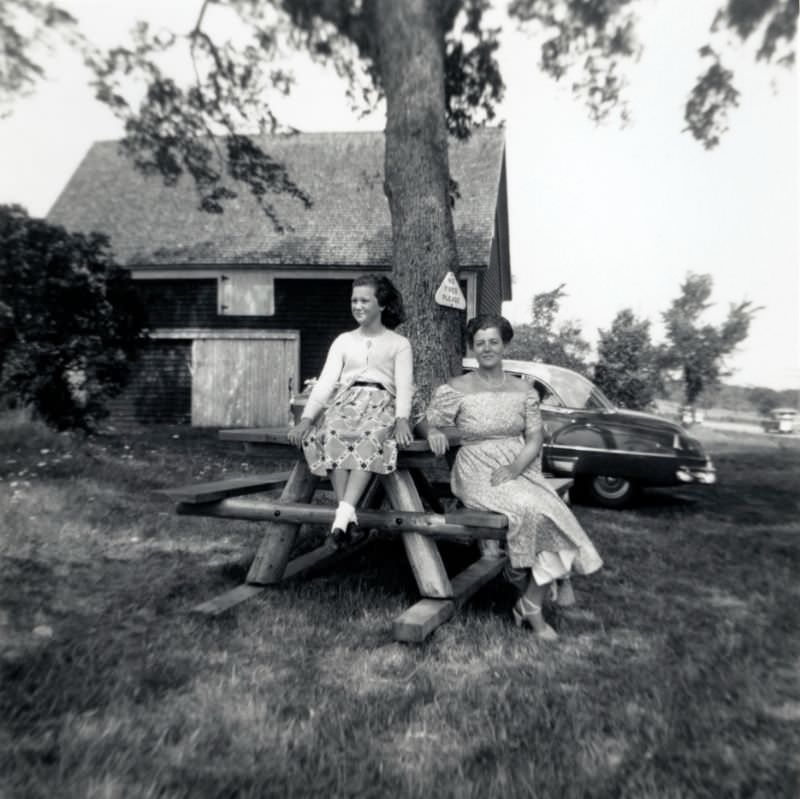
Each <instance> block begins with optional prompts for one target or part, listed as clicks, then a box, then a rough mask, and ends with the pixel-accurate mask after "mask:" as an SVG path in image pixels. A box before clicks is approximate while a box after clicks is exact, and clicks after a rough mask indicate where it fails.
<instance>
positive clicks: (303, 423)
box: [286, 419, 311, 447]
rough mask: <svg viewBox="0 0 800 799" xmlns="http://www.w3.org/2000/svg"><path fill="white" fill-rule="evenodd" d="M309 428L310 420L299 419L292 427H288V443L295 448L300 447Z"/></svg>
mask: <svg viewBox="0 0 800 799" xmlns="http://www.w3.org/2000/svg"><path fill="white" fill-rule="evenodd" d="M310 427H311V420H310V419H301V420H300V421H299V422H298V423H297V424H296V425H295V426H294V427H290V428H289V432H288V433H287V436H286V437H287V438H288V439H289V443H290V444H294V446H296V447H302V446H303V437H304V436H305V434H306V433H307V432H308V429H309V428H310Z"/></svg>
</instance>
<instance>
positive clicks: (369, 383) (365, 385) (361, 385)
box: [350, 380, 386, 391]
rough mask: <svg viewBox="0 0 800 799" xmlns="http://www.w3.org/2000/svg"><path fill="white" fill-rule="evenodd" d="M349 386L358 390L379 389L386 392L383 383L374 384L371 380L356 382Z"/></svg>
mask: <svg viewBox="0 0 800 799" xmlns="http://www.w3.org/2000/svg"><path fill="white" fill-rule="evenodd" d="M350 385H351V386H358V387H359V388H380V389H382V390H383V391H386V386H384V385H383V383H375V382H373V381H372V380H356V381H355V382H353V383H351V384H350Z"/></svg>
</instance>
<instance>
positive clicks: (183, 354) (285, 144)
mask: <svg viewBox="0 0 800 799" xmlns="http://www.w3.org/2000/svg"><path fill="white" fill-rule="evenodd" d="M262 146H263V147H264V149H265V150H266V151H267V152H268V153H270V155H272V156H273V157H274V158H275V159H276V160H277V161H279V162H281V163H284V164H285V165H286V167H287V170H288V173H289V176H290V178H291V179H292V180H293V181H294V182H295V183H296V184H297V185H299V186H300V187H301V188H302V189H303V190H304V191H305V192H306V193H307V194H308V195H309V196H310V198H311V202H312V205H311V207H310V208H306V207H305V206H304V205H303V204H302V203H300V202H299V201H298V200H296V199H293V198H292V197H290V196H288V195H277V196H275V197H274V198H271V199H270V202H271V203H272V205H273V206H274V208H275V211H276V213H277V216H278V219H279V220H280V222H281V223H282V224H283V225H284V227H285V231H284V232H279V231H278V230H277V229H276V228H275V226H274V225H273V224H272V223H271V222H270V220H269V219H267V218H266V217H265V215H264V213H263V211H262V210H261V209H260V208H259V207H258V205H257V204H256V203H255V201H253V200H252V198H251V197H250V196H249V194H248V192H247V190H246V189H243V190H242V192H241V194H240V196H239V197H238V198H237V199H236V200H234V201H231V202H229V203H228V204H227V205H226V209H225V212H224V213H223V214H208V213H205V212H203V211H201V210H199V209H198V208H197V204H198V203H197V196H196V194H195V192H194V189H193V186H192V185H191V183H190V181H189V180H188V179H182V180H181V181H179V183H178V185H177V186H176V187H165V186H164V185H163V183H162V182H161V180H160V178H158V177H145V176H143V175H142V174H140V173H138V172H137V171H136V170H135V169H134V167H133V166H132V164H131V162H130V161H129V160H128V159H126V158H125V156H124V155H122V154H121V153H120V151H119V148H118V145H117V142H114V141H105V142H98V143H96V144H94V145H93V146H92V147H91V149H90V150H89V152H88V154H87V155H86V157H85V158H84V160H83V162H82V163H81V164H80V166H79V167H78V169H77V170H76V172H75V174H74V175H73V176H72V178H71V179H70V181H69V183H68V184H67V186H66V188H65V189H64V191H63V192H62V193H61V195H60V197H59V198H58V200H57V201H56V203H55V205H54V206H53V209H52V210H51V211H50V214H49V215H48V220H49V221H50V222H52V223H54V224H60V225H63V226H64V227H66V228H67V229H68V230H71V231H99V232H103V233H105V234H107V235H108V236H110V238H111V243H112V248H113V251H114V255H115V257H116V259H117V261H118V262H119V263H121V264H123V265H125V266H127V267H128V268H129V269H130V270H131V273H132V275H133V277H134V279H135V280H136V281H137V283H138V285H139V288H140V291H141V294H142V296H143V298H144V301H145V307H146V309H147V314H148V328H149V330H150V341H149V342H148V344H147V345H146V347H145V349H144V352H143V355H142V358H141V359H140V361H139V363H138V364H137V367H136V374H135V376H134V378H133V380H132V382H131V384H130V385H129V387H128V388H127V389H126V391H125V393H124V394H123V395H122V396H121V397H120V398H118V399H117V400H115V401H114V403H113V407H112V412H113V413H114V414H115V415H116V416H117V417H128V418H135V419H137V420H138V421H170V422H186V421H191V423H192V424H194V425H201V426H202V425H207V426H216V425H219V426H239V425H242V426H261V425H264V426H269V425H280V424H284V423H285V422H286V417H287V413H288V403H289V392H290V385H291V386H292V387H294V390H295V391H297V390H298V387H299V386H301V385H302V383H303V381H305V380H306V379H308V378H310V377H314V376H316V375H317V374H318V373H319V371H320V369H321V368H322V364H323V362H324V358H325V353H326V352H327V349H328V346H329V345H330V342H331V341H332V340H333V338H334V337H335V336H336V335H337V334H338V333H339V332H341V331H343V330H346V329H348V328H350V327H352V326H353V324H354V323H353V321H352V317H351V316H350V300H349V297H350V281H351V280H352V279H353V277H355V276H356V275H359V274H363V273H365V272H380V271H388V270H389V269H390V268H391V267H390V264H391V245H392V236H391V225H390V218H389V208H388V203H387V200H386V197H385V196H384V193H383V158H384V137H383V133H379V132H370V133H302V134H298V135H295V136H292V137H288V138H287V137H274V138H266V139H265V140H264V141H263V142H262ZM450 171H451V174H452V176H453V178H454V179H455V180H456V181H457V183H458V189H459V194H460V197H459V198H458V199H457V200H456V205H455V211H454V218H455V225H456V236H457V243H458V252H459V259H460V265H461V271H460V274H459V279H460V281H461V285H462V288H463V290H464V293H465V296H466V298H467V315H468V317H471V316H473V315H475V314H476V313H479V312H484V311H496V312H499V310H500V307H501V303H502V302H503V301H504V300H508V299H510V297H511V277H510V264H509V249H508V211H507V201H506V176H505V145H504V136H503V131H502V130H500V129H485V130H482V131H478V132H477V133H475V134H474V135H473V136H472V137H471V138H470V139H469V140H467V141H466V142H455V141H454V142H452V143H451V148H450Z"/></svg>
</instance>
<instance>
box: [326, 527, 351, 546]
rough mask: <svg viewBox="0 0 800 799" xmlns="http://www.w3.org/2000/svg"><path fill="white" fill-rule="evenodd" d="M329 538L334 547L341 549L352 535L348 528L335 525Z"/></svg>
mask: <svg viewBox="0 0 800 799" xmlns="http://www.w3.org/2000/svg"><path fill="white" fill-rule="evenodd" d="M328 538H330V541H331V543H332V544H333V546H334V549H341V548H342V547H343V546H346V545H347V544H348V543H349V541H350V536H349V535H348V534H347V530H342V528H341V527H334V528H333V530H331V531H330V533H329V534H328Z"/></svg>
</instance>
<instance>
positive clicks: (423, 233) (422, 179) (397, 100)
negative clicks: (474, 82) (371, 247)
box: [372, 0, 463, 402]
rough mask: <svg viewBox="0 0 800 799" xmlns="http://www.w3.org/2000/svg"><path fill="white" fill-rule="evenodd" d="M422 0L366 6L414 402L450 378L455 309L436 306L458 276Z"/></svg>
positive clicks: (440, 34)
mask: <svg viewBox="0 0 800 799" xmlns="http://www.w3.org/2000/svg"><path fill="white" fill-rule="evenodd" d="M446 5H447V3H440V2H431V0H374V3H373V9H372V11H373V14H374V16H373V20H374V33H375V40H376V44H377V47H376V50H377V52H376V64H377V67H378V71H379V73H380V78H381V83H382V86H383V90H384V93H385V95H386V156H385V158H386V161H385V183H384V191H385V192H386V196H387V198H388V200H389V209H390V212H391V218H392V245H393V280H394V282H395V284H396V285H397V287H398V289H400V291H401V292H402V294H403V300H404V302H405V305H406V311H407V313H408V320H407V321H406V322H405V324H404V325H403V326H402V327H401V329H400V332H402V333H404V334H405V335H407V336H408V337H409V339H410V340H411V344H412V347H413V349H414V379H415V383H416V385H417V390H418V396H419V397H420V398H421V399H422V401H423V402H427V401H428V399H429V397H430V392H431V390H432V388H434V387H435V386H437V385H439V384H440V383H442V382H444V381H445V380H446V379H447V378H448V377H449V376H450V375H452V374H460V364H461V354H462V352H461V346H462V318H463V317H462V312H461V311H457V310H455V309H452V308H443V307H441V306H439V305H437V304H436V302H435V300H434V294H435V293H436V289H437V288H438V287H439V284H440V283H441V281H442V278H444V276H445V275H446V274H447V272H448V271H452V272H454V273H455V274H456V275H458V265H459V264H458V253H457V250H456V236H455V228H454V225H453V215H452V211H451V208H450V198H449V179H450V169H449V161H448V153H447V127H446V120H445V84H444V47H445V45H444V34H445V29H444V28H445V24H446V23H445V21H444V19H443V15H444V13H445V12H444V11H443V7H444V6H446Z"/></svg>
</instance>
